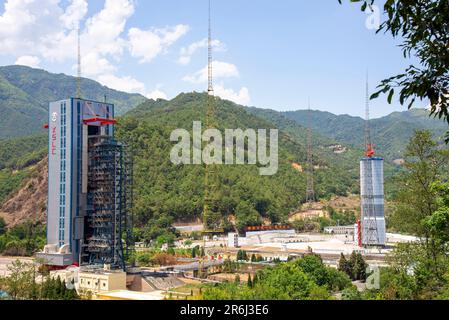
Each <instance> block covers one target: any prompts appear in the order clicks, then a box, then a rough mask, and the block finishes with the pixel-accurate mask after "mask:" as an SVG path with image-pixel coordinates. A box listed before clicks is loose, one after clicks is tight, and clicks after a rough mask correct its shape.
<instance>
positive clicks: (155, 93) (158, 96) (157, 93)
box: [146, 89, 168, 100]
mask: <svg viewBox="0 0 449 320" xmlns="http://www.w3.org/2000/svg"><path fill="white" fill-rule="evenodd" d="M146 97H147V98H148V99H153V100H157V99H164V100H167V99H168V97H167V94H166V93H165V92H163V91H161V90H159V89H156V90H154V91H153V92H150V93H148V94H147V95H146Z"/></svg>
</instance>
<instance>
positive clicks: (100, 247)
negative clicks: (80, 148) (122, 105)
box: [85, 137, 133, 270]
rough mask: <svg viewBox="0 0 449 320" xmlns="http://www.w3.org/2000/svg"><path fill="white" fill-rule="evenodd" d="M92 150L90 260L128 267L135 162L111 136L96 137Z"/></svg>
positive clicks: (89, 224)
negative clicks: (133, 162)
mask: <svg viewBox="0 0 449 320" xmlns="http://www.w3.org/2000/svg"><path fill="white" fill-rule="evenodd" d="M95 139H96V140H97V141H98V142H96V143H94V144H93V145H92V146H91V147H90V150H89V159H90V164H89V168H90V170H89V177H88V178H89V188H90V190H89V194H90V199H89V204H90V205H91V209H92V210H90V213H89V214H88V227H89V228H88V229H89V231H90V234H89V235H88V237H87V243H86V244H85V248H86V250H85V251H86V252H87V256H88V262H89V264H105V265H111V267H112V268H118V269H123V270H126V260H127V258H128V257H129V255H130V253H131V251H132V249H133V239H132V225H133V221H132V213H131V212H132V199H133V194H132V185H133V181H132V179H133V172H132V168H133V164H132V159H131V157H130V156H129V153H128V152H127V148H126V146H124V145H123V144H121V143H119V142H117V141H116V140H114V139H113V138H111V137H97V138H95Z"/></svg>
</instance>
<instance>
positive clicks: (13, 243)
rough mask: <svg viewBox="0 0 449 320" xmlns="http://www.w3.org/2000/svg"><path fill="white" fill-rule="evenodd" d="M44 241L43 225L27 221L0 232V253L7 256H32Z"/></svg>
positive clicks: (41, 246)
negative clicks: (2, 232)
mask: <svg viewBox="0 0 449 320" xmlns="http://www.w3.org/2000/svg"><path fill="white" fill-rule="evenodd" d="M45 243H46V229H45V226H43V225H41V224H39V223H35V222H32V221H27V222H25V223H23V224H19V225H17V226H15V227H12V228H11V229H9V230H7V231H6V232H5V233H4V234H1V233H0V254H4V255H8V256H32V255H33V254H34V253H36V251H37V250H39V249H42V248H43V247H44V245H45Z"/></svg>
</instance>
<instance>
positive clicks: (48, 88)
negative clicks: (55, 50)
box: [0, 66, 147, 139]
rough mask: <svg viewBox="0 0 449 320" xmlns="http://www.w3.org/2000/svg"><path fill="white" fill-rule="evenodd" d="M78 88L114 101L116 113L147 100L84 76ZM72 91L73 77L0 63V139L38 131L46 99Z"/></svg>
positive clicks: (99, 98) (95, 97)
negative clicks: (110, 87) (3, 65)
mask: <svg viewBox="0 0 449 320" xmlns="http://www.w3.org/2000/svg"><path fill="white" fill-rule="evenodd" d="M81 90H82V94H83V96H84V97H88V98H89V99H93V100H97V101H103V100H104V99H105V98H106V99H107V101H108V102H111V103H114V104H115V105H116V113H117V114H118V115H121V114H124V113H125V112H127V111H129V110H131V109H132V108H134V107H136V106H137V105H139V104H140V103H142V102H144V101H146V100H147V99H146V98H145V97H144V96H142V95H140V94H129V93H125V92H120V91H116V90H113V89H109V88H107V87H105V86H103V85H101V84H100V83H98V82H96V81H93V80H90V79H85V78H83V79H82V85H81ZM75 92H76V77H72V76H68V75H65V74H54V73H50V72H47V71H44V70H41V69H33V68H29V67H25V66H5V67H0V139H2V138H14V137H22V136H28V135H33V134H36V133H39V132H40V130H42V128H41V127H42V124H44V123H45V122H46V121H47V118H48V111H47V110H48V103H49V102H51V101H57V100H61V99H66V98H70V97H73V96H74V94H75Z"/></svg>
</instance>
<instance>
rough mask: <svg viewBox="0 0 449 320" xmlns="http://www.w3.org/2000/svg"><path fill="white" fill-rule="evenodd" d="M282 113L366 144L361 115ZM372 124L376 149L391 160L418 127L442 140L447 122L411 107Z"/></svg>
mask: <svg viewBox="0 0 449 320" xmlns="http://www.w3.org/2000/svg"><path fill="white" fill-rule="evenodd" d="M256 114H257V113H256ZM282 115H284V116H285V117H286V118H288V119H291V120H293V121H295V122H297V123H298V124H300V125H301V126H306V125H310V126H311V128H312V129H313V130H314V131H316V132H317V133H320V134H322V135H323V136H326V137H329V138H332V139H335V140H338V141H340V142H343V143H347V144H352V145H355V146H363V145H364V138H365V137H364V131H365V121H364V119H362V118H360V117H352V116H348V115H341V116H337V115H334V114H332V113H329V112H322V111H312V112H311V115H310V116H309V115H308V111H307V110H300V111H292V112H283V113H282ZM370 126H371V130H372V138H373V141H374V143H375V147H376V149H377V152H378V153H379V155H381V156H384V157H385V158H386V159H387V160H390V161H392V160H394V159H398V158H402V157H403V152H404V149H405V146H406V145H407V142H408V140H409V139H410V137H411V136H412V135H413V133H414V131H415V130H417V129H428V130H430V131H431V132H432V133H433V134H434V136H435V138H436V139H440V140H443V139H442V138H443V137H444V134H445V132H446V131H447V127H448V124H447V123H445V122H444V121H442V120H438V119H433V118H430V117H429V113H428V112H427V111H426V110H425V109H412V110H410V111H405V112H394V113H392V114H390V115H388V116H385V117H382V118H378V119H373V120H371V122H370Z"/></svg>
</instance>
